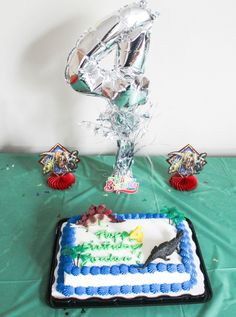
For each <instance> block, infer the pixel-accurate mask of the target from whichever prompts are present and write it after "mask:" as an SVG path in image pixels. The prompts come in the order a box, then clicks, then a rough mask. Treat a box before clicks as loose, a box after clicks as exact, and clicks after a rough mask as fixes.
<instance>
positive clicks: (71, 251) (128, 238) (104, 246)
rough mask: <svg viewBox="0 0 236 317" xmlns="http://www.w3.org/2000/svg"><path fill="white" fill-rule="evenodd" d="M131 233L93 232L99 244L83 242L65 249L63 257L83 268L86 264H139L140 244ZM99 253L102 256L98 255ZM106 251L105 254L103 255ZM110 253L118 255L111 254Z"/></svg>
mask: <svg viewBox="0 0 236 317" xmlns="http://www.w3.org/2000/svg"><path fill="white" fill-rule="evenodd" d="M133 232H134V230H133V231H131V232H130V233H128V232H127V231H121V232H109V231H107V230H99V231H97V232H95V235H96V237H97V238H98V239H99V240H100V241H101V242H100V243H95V242H93V241H91V242H84V243H81V244H79V245H77V246H73V247H65V248H64V249H63V255H69V256H71V257H72V259H73V260H74V263H75V264H76V265H79V264H80V265H81V266H84V265H86V264H88V263H92V264H94V263H97V262H120V263H123V262H130V261H133V262H136V263H137V264H139V263H140V258H141V256H142V252H141V251H140V248H141V247H142V243H140V240H137V239H134V238H133ZM122 250H123V251H126V252H125V253H126V254H119V251H122ZM98 251H101V253H102V254H99V253H98ZM104 251H107V254H104ZM112 251H114V252H116V253H118V254H112ZM127 251H128V252H127Z"/></svg>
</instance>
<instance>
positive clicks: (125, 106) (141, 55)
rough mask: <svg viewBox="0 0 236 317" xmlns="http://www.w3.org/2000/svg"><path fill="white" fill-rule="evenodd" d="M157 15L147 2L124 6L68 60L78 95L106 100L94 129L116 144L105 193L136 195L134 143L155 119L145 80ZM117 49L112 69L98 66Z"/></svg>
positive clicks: (90, 33)
mask: <svg viewBox="0 0 236 317" xmlns="http://www.w3.org/2000/svg"><path fill="white" fill-rule="evenodd" d="M154 19H155V14H154V13H153V12H152V11H151V10H149V9H148V8H147V4H146V1H138V2H136V3H134V4H130V5H127V6H125V7H122V8H121V9H120V10H119V11H117V12H115V13H114V14H112V15H111V16H109V17H108V18H107V19H105V20H104V21H102V22H101V23H100V24H99V25H98V26H97V27H96V28H95V29H90V30H89V31H88V32H86V33H84V34H83V35H81V37H80V38H79V40H78V42H77V44H76V46H75V47H74V48H73V49H72V51H71V53H70V54H69V57H68V62H67V66H66V71H65V76H66V80H67V82H68V83H69V84H70V86H71V87H72V88H73V89H74V90H76V91H77V92H81V93H85V94H87V95H90V96H100V97H104V98H105V99H106V100H107V103H108V105H107V107H106V110H105V111H104V112H103V113H101V114H100V116H99V118H98V119H97V122H96V124H95V127H94V130H95V132H98V133H100V134H102V135H103V136H104V137H110V138H112V139H114V140H116V142H117V147H118V150H117V154H116V161H115V164H114V169H113V172H112V175H111V176H110V177H109V178H108V180H107V182H106V185H105V187H104V189H105V190H106V191H107V192H112V191H115V192H116V193H120V192H125V193H136V192H137V190H138V183H137V182H136V179H135V178H134V177H133V173H132V164H133V159H134V153H135V145H136V143H137V141H138V139H139V138H140V137H141V136H142V135H143V134H144V132H145V129H146V126H147V124H148V122H149V120H150V117H151V112H150V110H151V104H150V103H149V102H148V95H149V90H148V86H149V80H148V79H147V77H146V76H144V66H145V60H146V55H147V52H148V49H149V44H150V32H151V28H152V24H153V21H154ZM113 50H116V58H115V61H114V67H113V69H111V70H108V69H104V68H103V67H102V66H101V65H100V62H101V61H102V60H103V59H104V58H105V57H106V56H107V55H108V54H109V53H110V52H112V51H113Z"/></svg>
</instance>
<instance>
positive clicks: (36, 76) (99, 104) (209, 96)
mask: <svg viewBox="0 0 236 317" xmlns="http://www.w3.org/2000/svg"><path fill="white" fill-rule="evenodd" d="M128 2H129V1H128V0H120V1H116V0H100V1H97V0H96V1H95V0H86V1H82V0H31V1H29V0H20V1H17V0H8V1H1V10H0V45H1V54H0V86H1V90H0V148H1V150H2V151H32V152H37V151H43V150H46V149H49V148H50V147H51V146H52V145H54V144H55V143H57V142H60V143H62V144H63V145H65V146H67V147H69V148H77V147H78V148H79V150H80V153H81V154H96V153H98V154H105V153H113V152H115V150H116V146H115V144H114V142H112V141H110V140H106V139H104V138H102V137H98V136H94V134H93V132H92V130H90V129H87V128H85V127H83V126H80V125H79V123H80V122H81V121H82V120H88V121H95V120H96V118H97V116H98V114H99V112H100V111H101V110H104V109H105V106H106V102H105V100H103V99H99V98H91V97H88V96H85V95H82V94H78V93H76V92H74V91H73V90H72V89H71V88H70V87H69V86H68V85H67V84H66V83H65V81H64V67H65V63H66V58H67V55H68V53H69V51H70V49H71V48H72V47H73V46H74V44H75V42H76V40H77V38H78V37H79V35H80V33H82V32H83V31H84V30H85V29H87V28H89V27H90V26H93V25H94V24H95V23H96V22H98V21H99V20H101V19H102V18H103V17H104V16H106V15H108V14H109V13H111V12H113V11H114V10H116V9H118V8H119V7H120V6H122V5H124V4H127V3H128ZM149 6H150V7H152V9H157V10H158V11H159V12H160V16H159V18H158V19H157V20H156V22H155V25H154V27H153V33H152V41H151V50H150V53H149V55H148V58H147V69H146V75H147V76H148V77H149V78H150V80H151V94H150V96H151V99H152V100H153V102H154V104H155V105H156V114H155V117H154V118H153V121H152V123H151V125H150V127H149V131H148V132H147V134H146V135H145V137H144V139H143V141H142V142H141V145H145V144H146V147H143V148H142V150H141V151H140V152H139V154H166V153H168V152H170V151H172V150H176V149H178V148H180V147H182V146H184V145H185V144H187V143H191V144H192V145H193V146H194V147H195V148H196V149H197V150H199V151H207V152H208V153H209V154H211V155H215V154H217V155H223V154H230V155H236V138H235V136H236V132H235V119H236V111H235V109H236V85H235V83H236V78H235V77H236V1H235V0H195V1H194V0H178V1H176V0H158V1H155V0H149Z"/></svg>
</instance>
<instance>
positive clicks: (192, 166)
mask: <svg viewBox="0 0 236 317" xmlns="http://www.w3.org/2000/svg"><path fill="white" fill-rule="evenodd" d="M168 155H169V158H168V159H167V162H168V163H169V164H170V168H169V174H173V176H171V178H170V185H171V186H172V187H174V188H175V189H177V190H180V191H189V190H193V189H195V188H196V187H197V185H198V181H197V178H196V177H195V176H194V174H200V172H201V171H202V169H203V167H204V165H205V164H206V163H207V162H206V156H207V153H205V152H204V153H200V154H199V153H198V152H197V151H196V150H195V149H194V148H193V147H192V146H191V145H190V144H187V145H186V146H185V147H183V148H182V149H181V150H179V151H175V152H171V153H169V154H168Z"/></svg>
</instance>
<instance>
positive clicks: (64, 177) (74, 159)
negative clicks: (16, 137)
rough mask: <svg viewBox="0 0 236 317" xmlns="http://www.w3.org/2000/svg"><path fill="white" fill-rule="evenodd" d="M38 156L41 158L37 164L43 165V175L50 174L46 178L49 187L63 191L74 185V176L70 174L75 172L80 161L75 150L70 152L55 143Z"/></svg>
mask: <svg viewBox="0 0 236 317" xmlns="http://www.w3.org/2000/svg"><path fill="white" fill-rule="evenodd" d="M40 155H41V156H42V158H41V159H40V161H39V162H40V163H41V164H42V165H43V173H44V174H48V173H51V175H50V176H49V178H48V186H49V187H51V188H53V189H59V190H64V189H66V188H68V187H70V186H72V185H73V184H74V183H75V176H74V175H73V174H72V173H71V172H72V171H75V170H76V168H77V167H78V163H79V161H80V159H79V153H78V151H77V150H75V151H73V152H70V151H68V150H67V149H66V148H65V147H64V146H62V145H61V144H59V143H57V144H56V145H54V146H53V147H52V148H51V149H50V150H49V151H47V152H43V153H41V154H40Z"/></svg>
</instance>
